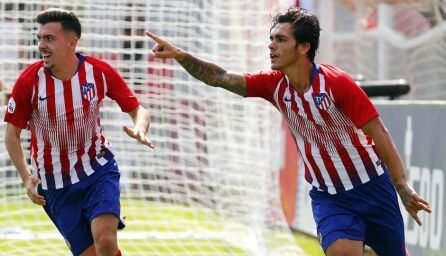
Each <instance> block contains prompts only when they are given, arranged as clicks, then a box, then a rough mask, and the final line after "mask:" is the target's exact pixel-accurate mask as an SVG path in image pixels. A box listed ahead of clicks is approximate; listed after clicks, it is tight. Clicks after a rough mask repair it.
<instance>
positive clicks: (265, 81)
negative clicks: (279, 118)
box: [245, 72, 274, 104]
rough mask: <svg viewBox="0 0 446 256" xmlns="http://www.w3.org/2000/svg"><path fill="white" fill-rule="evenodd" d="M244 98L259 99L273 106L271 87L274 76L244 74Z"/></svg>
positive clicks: (263, 73)
mask: <svg viewBox="0 0 446 256" xmlns="http://www.w3.org/2000/svg"><path fill="white" fill-rule="evenodd" d="M245 79H246V97H260V98H264V99H265V100H267V101H269V102H271V103H273V104H274V97H273V96H274V89H273V88H272V87H271V84H273V82H272V80H274V75H273V74H272V73H268V72H259V73H255V74H249V73H247V74H245Z"/></svg>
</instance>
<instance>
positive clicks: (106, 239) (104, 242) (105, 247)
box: [94, 234, 118, 252]
mask: <svg viewBox="0 0 446 256" xmlns="http://www.w3.org/2000/svg"><path fill="white" fill-rule="evenodd" d="M94 245H95V247H96V251H112V252H114V251H116V250H117V249H118V242H117V239H116V236H114V235H111V234H100V235H98V236H97V237H95V240H94Z"/></svg>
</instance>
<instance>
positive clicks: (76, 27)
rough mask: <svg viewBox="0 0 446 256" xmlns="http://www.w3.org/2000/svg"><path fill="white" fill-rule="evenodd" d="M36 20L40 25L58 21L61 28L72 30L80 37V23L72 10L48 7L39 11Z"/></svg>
mask: <svg viewBox="0 0 446 256" xmlns="http://www.w3.org/2000/svg"><path fill="white" fill-rule="evenodd" d="M36 21H37V22H38V23H39V24H41V25H45V24H46V23H49V22H60V24H61V26H62V30H68V31H73V32H75V33H76V35H77V37H78V38H81V30H82V28H81V23H80V22H79V19H78V18H77V16H76V14H75V13H74V12H70V11H67V10H63V9H56V8H50V9H46V10H44V11H42V12H40V13H39V14H38V15H37V16H36Z"/></svg>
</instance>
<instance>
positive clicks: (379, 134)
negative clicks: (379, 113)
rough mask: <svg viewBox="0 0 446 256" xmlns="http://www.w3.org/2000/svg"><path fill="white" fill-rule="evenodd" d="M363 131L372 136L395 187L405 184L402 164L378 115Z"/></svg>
mask: <svg viewBox="0 0 446 256" xmlns="http://www.w3.org/2000/svg"><path fill="white" fill-rule="evenodd" d="M362 129H363V131H364V132H365V133H367V134H368V135H369V136H370V137H372V139H373V141H374V142H375V146H376V149H377V151H378V154H379V156H380V157H381V159H382V161H383V162H384V164H385V165H386V166H387V168H388V170H389V173H390V176H391V178H392V180H393V183H394V185H395V187H397V188H398V187H399V186H404V185H406V184H407V180H406V175H405V172H404V165H403V162H402V161H401V158H400V155H399V154H398V150H397V149H396V146H395V144H394V143H393V140H392V137H391V136H390V134H389V132H388V131H387V129H386V127H385V126H384V124H383V123H382V121H381V119H380V118H379V117H375V118H374V119H372V120H370V121H369V122H368V123H367V124H366V125H365V126H364V127H363V128H362Z"/></svg>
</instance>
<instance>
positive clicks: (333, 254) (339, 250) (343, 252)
mask: <svg viewBox="0 0 446 256" xmlns="http://www.w3.org/2000/svg"><path fill="white" fill-rule="evenodd" d="M363 251H364V243H363V242H362V241H356V240H350V239H347V238H340V239H337V240H336V241H334V242H333V243H331V244H330V246H328V248H327V250H326V252H325V253H326V255H327V256H350V255H351V256H357V255H359V256H360V255H363Z"/></svg>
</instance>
